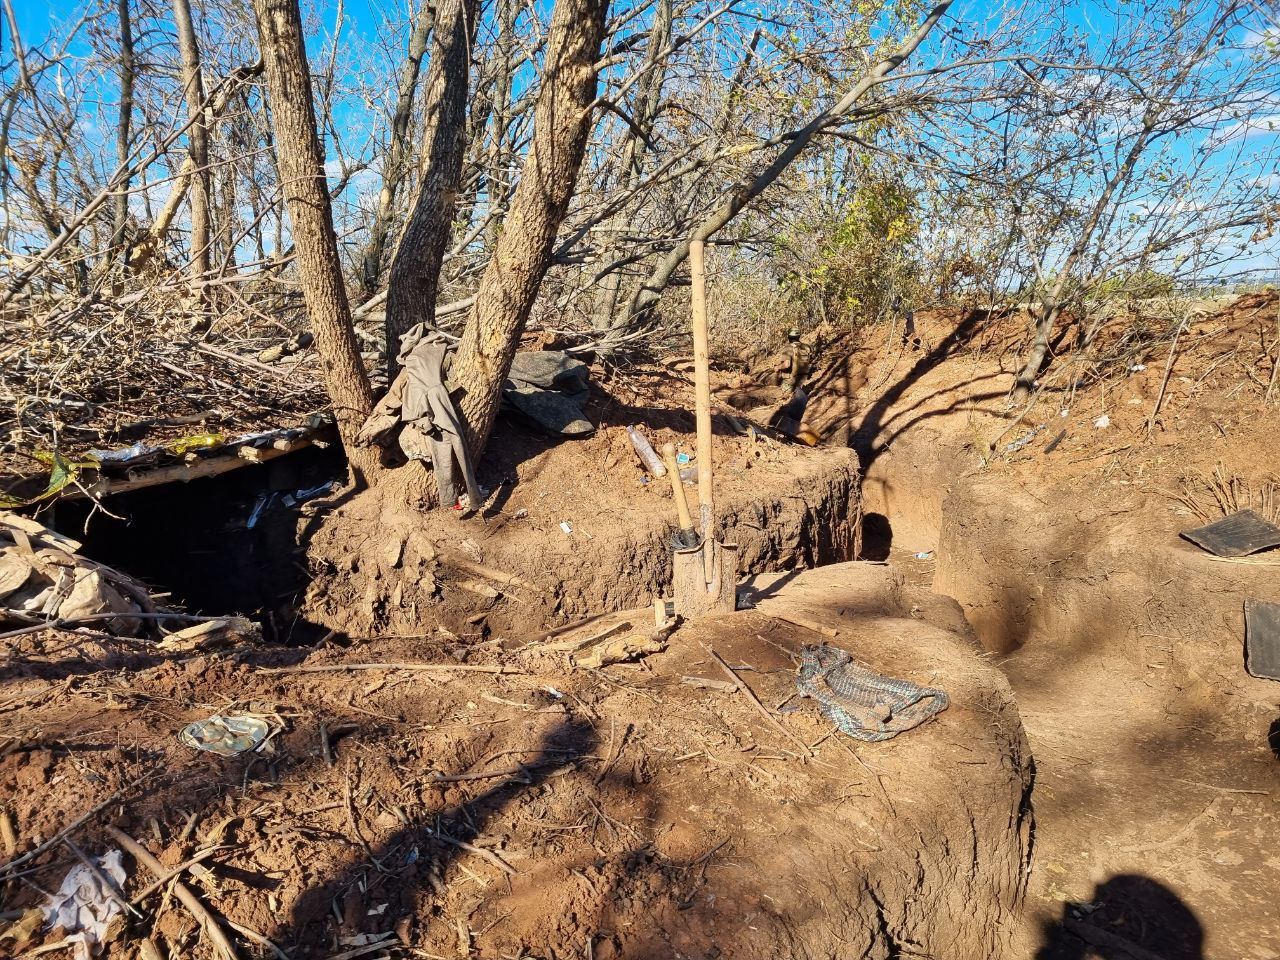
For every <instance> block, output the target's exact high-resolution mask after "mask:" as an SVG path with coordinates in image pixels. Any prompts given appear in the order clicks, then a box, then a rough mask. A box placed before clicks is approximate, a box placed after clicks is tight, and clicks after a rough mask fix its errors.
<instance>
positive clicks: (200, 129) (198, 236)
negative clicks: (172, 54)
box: [173, 0, 209, 306]
mask: <svg viewBox="0 0 1280 960" xmlns="http://www.w3.org/2000/svg"><path fill="white" fill-rule="evenodd" d="M173 19H174V23H176V24H177V27H178V50H179V52H180V53H181V54H182V92H183V97H184V98H185V100H186V101H187V117H188V119H190V121H191V129H190V131H188V133H187V139H188V142H189V144H190V153H189V155H190V157H191V163H192V171H191V186H190V190H189V195H190V198H191V279H192V280H193V281H198V280H203V279H205V274H207V273H208V272H209V131H208V128H207V127H206V126H205V113H204V107H205V104H204V75H203V73H202V72H201V69H200V46H199V44H198V43H197V42H196V30H195V24H194V23H192V20H191V0H173ZM206 289H207V288H205V287H201V288H200V291H201V292H200V294H199V296H200V303H201V306H203V305H204V304H205V303H206V302H207V293H206V292H205V290H206Z"/></svg>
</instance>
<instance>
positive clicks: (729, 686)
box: [680, 677, 738, 693]
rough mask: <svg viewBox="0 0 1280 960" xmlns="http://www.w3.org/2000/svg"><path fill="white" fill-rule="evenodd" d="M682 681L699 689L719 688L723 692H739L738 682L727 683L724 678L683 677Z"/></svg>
mask: <svg viewBox="0 0 1280 960" xmlns="http://www.w3.org/2000/svg"><path fill="white" fill-rule="evenodd" d="M680 682H681V683H683V684H684V685H685V686H687V687H697V688H698V689H699V690H719V691H720V692H721V693H737V692H738V685H737V684H736V683H726V682H725V681H723V680H708V679H707V678H706V677H681V678H680Z"/></svg>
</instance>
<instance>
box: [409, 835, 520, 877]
mask: <svg viewBox="0 0 1280 960" xmlns="http://www.w3.org/2000/svg"><path fill="white" fill-rule="evenodd" d="M428 832H429V833H430V834H431V836H433V837H434V838H435V839H437V840H439V841H441V842H442V843H447V844H449V845H450V846H454V847H457V848H458V849H460V850H465V851H467V853H474V854H475V855H476V856H477V857H479V858H480V859H481V860H487V861H488V862H489V863H491V864H493V865H494V866H495V867H497V868H498V869H499V870H501V871H502V872H503V873H505V874H507V875H508V876H512V877H514V876H515V875H516V873H517V872H518V871H517V870H516V868H515V867H513V866H511V864H509V863H507V862H506V861H505V860H503V859H502V858H501V857H499V856H498V855H497V854H496V853H492V852H490V851H488V850H485V849H483V848H481V847H477V846H475V845H474V844H471V843H467V841H465V840H456V839H454V838H453V837H451V836H449V835H448V834H447V833H440V832H439V831H437V830H432V831H428Z"/></svg>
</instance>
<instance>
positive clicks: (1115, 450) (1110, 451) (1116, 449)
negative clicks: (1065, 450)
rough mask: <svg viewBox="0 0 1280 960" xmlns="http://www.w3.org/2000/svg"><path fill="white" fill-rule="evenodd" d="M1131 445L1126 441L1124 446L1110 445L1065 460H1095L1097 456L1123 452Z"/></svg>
mask: <svg viewBox="0 0 1280 960" xmlns="http://www.w3.org/2000/svg"><path fill="white" fill-rule="evenodd" d="M1132 447H1133V444H1132V443H1126V444H1125V445H1124V446H1121V447H1110V448H1108V449H1106V450H1101V451H1099V452H1098V453H1091V454H1089V455H1088V456H1084V457H1076V458H1075V459H1074V460H1068V461H1067V462H1068V463H1084V462H1085V461H1086V460H1097V459H1098V458H1099V457H1109V456H1111V455H1112V454H1113V453H1124V452H1125V451H1126V450H1129V449H1132Z"/></svg>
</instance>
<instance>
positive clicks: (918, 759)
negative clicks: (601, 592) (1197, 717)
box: [0, 564, 1031, 960]
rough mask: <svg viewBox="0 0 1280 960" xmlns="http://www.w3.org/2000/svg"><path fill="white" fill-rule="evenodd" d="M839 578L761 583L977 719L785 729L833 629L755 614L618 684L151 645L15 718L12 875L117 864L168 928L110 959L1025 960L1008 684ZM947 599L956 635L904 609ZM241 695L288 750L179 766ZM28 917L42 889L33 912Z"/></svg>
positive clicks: (10, 703)
mask: <svg viewBox="0 0 1280 960" xmlns="http://www.w3.org/2000/svg"><path fill="white" fill-rule="evenodd" d="M815 573H821V574H822V578H821V580H820V582H819V583H818V585H817V586H816V587H811V586H809V585H807V582H806V579H805V578H806V577H807V576H809V575H808V574H805V575H801V576H800V577H798V578H795V579H793V580H792V581H791V582H789V583H787V584H783V585H775V586H774V587H771V588H767V589H771V590H772V591H773V592H774V593H775V594H776V595H778V596H780V597H782V598H783V600H784V601H786V600H787V598H788V597H789V596H790V594H789V593H788V591H792V590H799V591H801V593H802V594H804V596H806V597H817V596H823V597H826V598H827V602H829V603H830V604H831V606H830V609H829V610H828V612H827V613H826V614H822V613H820V612H819V611H818V610H815V609H814V608H813V607H812V606H811V605H810V603H809V602H808V601H806V602H805V604H804V607H805V609H806V611H807V612H808V614H809V615H810V616H814V617H818V616H826V617H828V618H830V619H831V620H832V621H833V622H839V623H841V624H843V625H844V626H845V627H846V628H847V633H848V635H849V636H851V637H852V636H855V635H856V636H857V637H858V638H859V639H858V641H857V647H856V649H857V653H858V655H859V657H860V658H863V659H865V660H867V661H868V662H869V663H872V664H874V665H875V666H876V668H877V669H880V670H883V671H885V672H886V673H889V674H893V675H920V676H937V677H940V678H942V680H943V682H945V683H946V684H947V686H948V689H949V690H950V691H951V692H953V694H954V695H955V701H956V706H954V707H953V708H952V710H950V711H948V713H947V714H946V715H945V716H943V717H941V718H939V719H938V720H937V721H936V722H935V724H934V725H933V726H931V727H930V736H927V737H924V736H919V737H903V738H901V739H900V740H899V741H895V742H894V743H892V744H884V745H873V744H856V745H852V744H851V743H850V742H849V741H846V740H845V739H844V738H843V737H840V736H833V735H832V730H831V727H830V724H829V723H827V722H826V721H825V720H824V719H823V718H822V717H821V716H820V715H819V714H818V713H817V712H816V711H801V712H796V713H791V714H786V715H785V716H780V715H779V714H777V712H776V710H774V709H773V708H772V707H771V706H770V705H771V704H774V703H778V702H780V701H781V700H783V699H785V698H787V697H788V696H790V695H791V694H792V693H793V691H794V682H795V679H794V677H795V673H794V663H795V660H796V659H798V657H799V656H800V651H801V650H802V647H803V644H804V642H805V641H806V639H808V636H809V635H808V633H807V632H806V631H804V630H801V629H799V628H792V627H790V626H788V625H786V624H782V623H780V622H778V621H776V620H772V619H769V618H767V617H765V616H763V615H761V614H759V613H757V612H753V611H741V612H738V613H735V614H731V615H729V616H727V617H723V618H716V619H711V620H704V621H700V622H699V623H696V624H685V625H683V626H681V627H680V628H679V629H678V630H676V631H675V632H674V633H673V634H672V635H671V636H670V637H669V638H668V643H667V648H666V650H665V651H662V652H654V653H651V654H649V655H648V656H647V657H646V658H645V660H644V662H643V663H642V664H626V663H624V664H617V665H612V666H604V667H602V668H586V667H583V666H581V665H580V667H579V668H577V669H567V668H566V665H565V662H564V653H563V652H561V651H556V650H551V649H548V648H547V646H548V645H546V644H543V643H539V642H526V641H524V640H523V638H520V637H516V638H514V639H515V641H516V645H517V646H518V649H513V650H511V651H508V652H505V653H504V652H502V650H501V649H499V648H497V647H494V646H486V647H477V648H474V649H473V650H472V652H471V654H470V655H469V658H468V659H469V660H470V661H473V662H468V663H456V662H453V660H452V658H451V657H450V655H449V654H448V653H447V652H446V650H447V646H446V644H445V642H444V641H442V640H440V639H439V638H385V639H380V640H371V641H369V642H368V643H366V644H364V645H362V646H361V647H360V648H359V649H356V650H342V649H325V650H317V651H314V652H311V653H309V654H308V655H306V656H305V658H303V657H302V656H301V655H302V654H303V653H305V651H290V650H284V649H279V648H276V649H252V650H246V651H235V652H223V651H214V652H202V653H198V654H195V655H194V656H193V655H190V654H177V655H172V654H170V655H163V656H159V655H157V656H156V657H155V658H154V660H153V665H151V666H149V667H146V668H143V669H135V670H132V671H131V672H130V673H129V674H128V676H127V682H122V678H121V675H120V674H118V673H115V672H113V671H98V672H85V673H81V674H79V675H76V676H73V677H71V678H70V679H69V680H64V679H62V678H60V677H56V676H52V677H50V676H46V674H45V672H44V671H43V668H42V669H41V670H40V671H37V672H35V673H34V674H31V675H28V676H25V677H22V678H21V679H18V680H15V681H11V682H9V683H8V684H7V686H6V689H5V690H4V692H3V696H4V699H3V700H0V733H3V734H6V735H12V736H17V737H20V738H21V739H20V740H19V742H18V745H17V746H16V747H14V748H12V749H10V750H9V751H8V752H6V753H5V755H4V756H3V757H0V783H3V789H4V790H5V792H6V795H7V796H9V797H11V798H12V799H11V807H10V809H11V813H12V816H13V819H14V823H15V825H16V836H17V838H18V840H17V849H16V851H15V852H16V853H17V854H18V858H16V859H13V860H11V863H10V866H8V867H0V876H10V875H12V874H13V873H14V872H15V871H16V870H22V871H25V872H26V877H27V878H29V879H30V880H31V881H32V882H34V883H37V884H39V883H42V882H56V878H58V877H61V876H63V875H65V872H66V869H67V867H68V866H69V864H68V863H67V862H66V859H65V858H62V857H60V854H59V851H58V850H57V849H56V848H55V847H44V848H43V849H41V846H40V845H38V838H42V837H49V836H57V835H59V834H64V833H65V831H67V830H68V829H70V830H71V831H72V832H73V833H74V841H75V842H76V843H77V844H79V845H80V846H81V847H82V849H84V850H85V851H87V852H90V853H97V852H98V851H101V850H104V849H110V848H116V847H118V848H122V849H123V850H124V851H125V852H126V853H127V854H128V855H129V856H130V857H132V858H133V860H134V862H135V863H136V864H137V869H136V871H134V872H133V873H131V874H130V875H128V876H127V877H126V878H124V879H123V880H122V881H121V884H120V885H121V886H122V887H123V888H124V890H125V893H126V896H127V897H128V898H129V899H130V900H131V902H133V903H136V904H138V905H139V907H140V909H141V911H142V913H143V918H142V919H141V920H137V921H135V922H134V923H132V924H131V925H130V926H129V929H128V930H127V932H126V933H125V935H123V936H122V937H120V938H118V939H116V940H114V941H113V942H112V943H110V944H109V945H108V946H107V948H106V951H105V954H104V960H126V958H127V960H134V958H135V957H137V956H142V957H147V956H151V955H152V954H151V953H149V952H148V951H151V950H152V949H153V948H154V949H155V950H156V951H158V953H159V955H160V956H168V955H178V956H183V957H190V958H192V960H222V958H225V957H227V956H239V957H241V958H244V957H248V956H251V955H268V954H273V955H275V956H277V957H279V956H282V955H284V956H288V957H291V958H293V960H311V958H332V957H334V956H350V957H355V956H356V955H357V952H358V955H359V956H366V955H367V956H373V957H376V956H379V955H380V953H379V951H380V950H381V951H383V952H384V953H385V955H388V956H394V955H397V953H398V952H403V953H404V954H405V955H409V956H412V955H417V954H420V955H426V956H431V955H434V956H453V955H456V953H457V952H458V951H459V950H460V949H465V951H466V952H467V953H468V955H471V956H475V957H477V958H491V960H498V958H501V957H504V956H505V957H512V956H519V955H524V956H530V957H550V956H552V955H556V956H575V955H581V954H582V953H583V952H584V950H586V949H587V948H586V944H590V945H591V947H590V950H591V953H592V955H593V956H596V957H612V958H620V957H638V956H674V955H677V954H681V955H684V956H712V955H716V952H717V951H719V955H721V956H734V957H743V958H748V960H750V958H760V960H764V958H770V960H772V958H775V957H778V956H814V957H816V956H824V955H832V954H843V953H844V952H845V951H846V950H853V951H854V952H855V953H857V954H864V953H866V954H867V955H872V956H874V955H876V954H877V953H882V954H883V953H885V952H886V951H889V950H890V949H891V948H892V945H893V944H894V943H901V942H904V938H910V939H911V942H913V943H915V944H917V945H918V949H919V950H920V951H922V952H928V953H931V954H934V955H945V954H947V953H948V952H949V951H960V953H959V954H957V955H966V956H967V955H972V956H992V955H999V954H1001V953H1002V952H1004V951H1006V950H1013V951H1014V952H1015V953H1016V952H1017V950H1018V949H1020V945H1019V940H1018V938H1019V936H1020V931H1019V927H1018V925H1017V922H1016V917H1017V912H1018V909H1019V905H1020V902H1021V897H1022V895H1023V891H1024V889H1025V884H1026V878H1027V867H1028V863H1029V859H1028V858H1029V854H1030V834H1031V811H1030V807H1029V804H1028V797H1029V792H1030V786H1031V766H1030V756H1029V753H1028V752H1027V751H1026V748H1025V742H1024V741H1023V738H1022V735H1021V732H1020V725H1019V722H1018V718H1017V712H1016V710H1015V708H1014V705H1013V702H1012V699H1011V697H1010V696H1009V693H1008V689H1007V686H1006V685H1005V684H1004V681H1003V679H1002V678H1001V677H1000V676H999V674H998V673H997V672H996V671H995V670H994V669H993V668H992V667H991V666H990V665H988V664H986V663H983V662H982V661H981V660H980V659H979V658H977V657H975V656H974V652H973V650H972V648H971V646H970V645H969V643H968V641H967V640H965V639H964V638H963V637H960V636H957V635H955V634H953V633H951V632H950V631H949V630H948V629H946V627H945V626H940V625H939V624H943V623H946V622H950V621H948V620H947V617H946V614H945V613H944V612H943V607H945V603H944V601H943V600H942V598H930V597H929V596H928V595H927V593H926V592H924V591H917V590H915V589H913V588H910V587H907V586H905V585H904V584H903V583H902V582H901V580H900V579H899V578H897V577H896V576H895V575H894V574H893V573H892V571H890V570H888V569H887V568H885V567H881V566H873V565H866V564H850V565H846V566H844V567H843V568H826V570H825V571H815ZM841 584H843V587H840V586H839V585H841ZM841 591H842V592H841ZM935 604H940V605H941V606H939V607H938V610H939V613H940V615H939V617H934V616H933V615H932V614H930V615H929V616H928V618H926V619H919V618H915V617H913V616H912V615H911V614H910V612H909V611H910V610H911V609H913V608H917V607H918V608H921V609H933V608H934V605H935ZM854 606H857V607H858V608H859V610H860V612H859V613H856V614H855V613H852V612H847V611H851V609H852V608H853V607H854ZM952 606H954V605H952ZM947 609H950V608H947ZM841 611H846V612H841ZM653 617H654V614H653V611H652V610H651V609H644V610H641V611H639V612H637V613H636V614H635V615H634V618H628V620H626V621H624V622H631V623H634V624H636V625H637V626H638V625H640V624H645V625H646V627H647V625H648V622H649V621H650V620H652V619H653ZM581 629H582V630H584V631H585V632H586V636H587V637H588V638H589V637H591V636H592V635H593V634H598V633H599V632H600V630H599V628H595V629H591V628H586V627H584V628H581ZM640 629H641V630H643V629H645V628H644V627H641V628H640ZM567 633H568V632H567V631H566V634H567ZM617 636H619V635H615V638H616V637H617ZM608 639H611V638H607V639H606V640H604V641H601V643H603V644H607V643H608ZM596 646H598V645H596ZM709 650H714V651H715V652H714V653H709V652H708V651H709ZM414 666H421V667H424V668H427V669H406V668H412V667H414ZM479 668H485V669H483V670H481V669H479ZM725 669H729V670H730V672H731V673H734V674H735V675H736V676H738V679H739V682H738V683H735V684H731V685H730V684H727V683H726V681H725V680H724V679H723V677H724V673H723V671H724V670H725ZM747 678H749V684H748V683H747ZM690 681H692V683H691V682H690ZM743 687H746V689H747V690H749V691H751V696H748V695H747V694H746V693H744V692H743ZM230 689H234V690H235V691H236V696H237V697H238V698H240V699H239V702H240V703H242V704H243V703H261V704H271V705H272V709H273V710H275V711H276V715H278V716H279V717H280V719H281V722H282V724H283V729H282V730H281V731H280V733H279V734H277V735H276V736H275V737H274V739H273V740H272V743H273V744H274V746H275V752H274V754H272V755H267V754H264V753H262V752H246V753H243V754H240V755H239V756H230V757H226V758H211V757H209V756H207V755H206V754H202V753H196V752H191V751H188V750H187V749H186V748H184V747H183V746H182V745H180V744H179V742H178V739H177V737H176V733H177V731H178V730H180V729H182V728H183V727H184V726H186V725H187V724H189V723H191V722H192V721H195V720H200V719H207V718H208V717H209V716H210V709H209V707H210V706H211V705H214V704H222V703H224V702H225V691H228V690H230ZM218 709H219V710H220V711H222V712H223V715H224V716H225V715H228V714H229V713H234V712H235V711H234V710H225V709H224V708H223V707H222V706H221V705H220V706H219V708H218ZM144 777H145V778H148V779H147V780H146V781H145V782H144V783H143V784H142V785H140V781H143V778H144ZM85 811H88V813H87V814H86V813H85ZM69 825H70V827H69ZM833 836H835V837H839V838H840V839H839V842H831V840H830V838H831V837H833ZM957 837H964V838H965V840H964V844H963V848H964V854H963V856H962V857H958V856H957V842H956V838H957ZM36 851H40V852H36ZM33 854H34V855H33ZM23 858H25V859H23ZM19 861H21V862H20V864H19ZM957 867H961V868H962V869H957ZM49 877H53V878H55V881H47V878H49ZM170 889H171V890H172V894H173V897H174V899H173V900H169V899H167V898H166V897H165V896H163V895H162V894H163V892H164V891H166V890H170ZM35 902H38V895H37V894H36V893H35V892H34V891H33V890H31V889H29V888H25V887H18V888H15V892H14V894H13V897H12V899H11V900H10V901H9V902H8V905H9V906H11V907H13V908H15V909H17V910H22V909H24V908H25V907H26V906H27V905H28V904H31V903H35ZM816 904H826V905H827V906H824V907H821V908H819V909H815V905H816ZM837 904H838V906H835V905H837ZM833 918H838V923H837V924H836V925H834V926H833V923H832V919H833ZM48 933H49V936H50V939H47V940H45V941H44V942H45V943H50V942H52V932H48ZM40 936H41V934H40V933H36V934H35V935H34V936H33V937H32V944H31V946H32V947H33V948H34V949H39V944H40V942H41V941H40V939H39V938H40ZM797 943H802V944H804V945H805V946H804V948H803V950H797V949H796V944H797ZM463 945H465V946H463Z"/></svg>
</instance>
